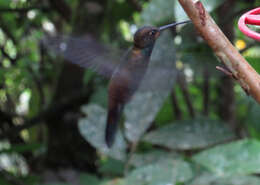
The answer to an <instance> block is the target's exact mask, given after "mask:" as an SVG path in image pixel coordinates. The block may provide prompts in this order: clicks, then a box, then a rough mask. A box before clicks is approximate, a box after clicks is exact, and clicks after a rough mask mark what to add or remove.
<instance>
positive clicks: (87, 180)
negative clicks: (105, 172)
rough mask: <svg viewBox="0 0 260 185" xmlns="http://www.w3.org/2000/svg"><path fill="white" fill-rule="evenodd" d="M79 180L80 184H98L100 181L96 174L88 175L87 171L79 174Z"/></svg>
mask: <svg viewBox="0 0 260 185" xmlns="http://www.w3.org/2000/svg"><path fill="white" fill-rule="evenodd" d="M79 181H80V184H81V185H85V184H91V185H99V184H100V181H99V179H98V178H97V177H96V176H94V175H90V174H87V173H82V174H80V177H79Z"/></svg>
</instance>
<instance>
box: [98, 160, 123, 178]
mask: <svg viewBox="0 0 260 185" xmlns="http://www.w3.org/2000/svg"><path fill="white" fill-rule="evenodd" d="M98 171H99V172H100V173H102V174H109V175H117V176H119V175H120V176H122V175H123V173H124V163H123V162H121V161H118V160H115V159H108V160H106V161H105V162H103V164H102V165H101V166H100V168H99V169H98Z"/></svg>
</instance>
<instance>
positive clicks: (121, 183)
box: [100, 178, 126, 185]
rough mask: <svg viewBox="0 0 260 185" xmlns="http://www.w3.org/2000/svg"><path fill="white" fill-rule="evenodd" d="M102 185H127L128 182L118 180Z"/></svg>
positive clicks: (102, 184)
mask: <svg viewBox="0 0 260 185" xmlns="http://www.w3.org/2000/svg"><path fill="white" fill-rule="evenodd" d="M100 185H126V182H125V180H124V179H120V178H116V179H113V180H110V181H105V182H103V183H101V184H100Z"/></svg>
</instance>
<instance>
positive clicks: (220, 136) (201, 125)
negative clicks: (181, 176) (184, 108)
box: [143, 119, 234, 150]
mask: <svg viewBox="0 0 260 185" xmlns="http://www.w3.org/2000/svg"><path fill="white" fill-rule="evenodd" d="M233 138H234V134H233V133H232V131H231V129H230V128H229V127H228V126H227V125H226V124H224V123H222V122H219V121H214V120H207V119H195V120H186V121H178V122H175V123H174V124H170V125H167V126H165V127H162V128H160V129H158V130H155V131H152V132H150V133H148V134H147V135H145V137H144V139H143V141H146V142H149V143H152V144H156V145H161V146H165V147H168V148H171V149H178V150H191V149H201V148H205V147H208V146H211V145H214V144H217V143H221V142H224V141H228V140H231V139H233Z"/></svg>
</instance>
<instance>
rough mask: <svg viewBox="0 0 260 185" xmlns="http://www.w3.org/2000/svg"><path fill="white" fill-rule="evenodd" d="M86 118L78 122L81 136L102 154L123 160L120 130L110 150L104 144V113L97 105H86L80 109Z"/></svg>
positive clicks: (123, 142) (124, 147)
mask: <svg viewBox="0 0 260 185" xmlns="http://www.w3.org/2000/svg"><path fill="white" fill-rule="evenodd" d="M82 111H83V112H84V113H86V115H87V117H86V118H82V119H80V120H79V130H80V133H81V135H82V136H83V137H84V138H85V139H86V140H87V141H88V142H89V143H90V144H91V145H93V146H94V147H96V148H97V149H98V150H100V151H101V152H102V153H104V154H107V155H109V156H111V157H112V158H115V159H121V160H123V159H125V157H126V153H125V152H126V142H125V141H124V139H123V136H122V133H121V132H120V130H119V131H118V132H117V135H116V140H115V143H114V145H113V147H112V148H111V149H109V148H108V147H107V146H106V144H105V139H104V138H105V135H104V133H105V124H106V114H107V113H106V111H105V110H104V109H103V108H102V107H100V106H98V105H94V104H93V105H87V106H84V107H82Z"/></svg>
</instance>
